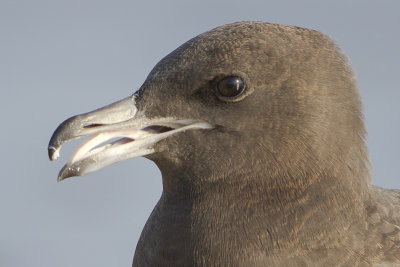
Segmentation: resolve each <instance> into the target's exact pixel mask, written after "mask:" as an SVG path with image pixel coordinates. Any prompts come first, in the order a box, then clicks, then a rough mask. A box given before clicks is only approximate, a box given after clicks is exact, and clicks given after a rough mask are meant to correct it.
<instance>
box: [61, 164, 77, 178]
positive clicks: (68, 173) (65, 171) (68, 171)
mask: <svg viewBox="0 0 400 267" xmlns="http://www.w3.org/2000/svg"><path fill="white" fill-rule="evenodd" d="M73 176H80V172H79V167H78V168H76V167H72V166H68V165H64V167H62V169H61V170H60V172H59V173H58V177H57V182H61V181H62V180H65V179H67V178H70V177H73Z"/></svg>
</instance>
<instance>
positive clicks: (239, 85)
mask: <svg viewBox="0 0 400 267" xmlns="http://www.w3.org/2000/svg"><path fill="white" fill-rule="evenodd" d="M245 87H246V86H245V84H244V82H243V80H242V78H240V77H238V76H229V77H226V78H224V79H222V80H220V81H219V82H218V83H217V86H216V91H217V93H218V94H219V95H220V96H222V97H234V96H238V95H240V94H241V93H242V92H243V91H244V89H245Z"/></svg>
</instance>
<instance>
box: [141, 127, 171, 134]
mask: <svg viewBox="0 0 400 267" xmlns="http://www.w3.org/2000/svg"><path fill="white" fill-rule="evenodd" d="M173 129H174V128H171V127H167V126H162V125H151V126H147V127H145V128H143V131H146V132H149V133H165V132H168V131H171V130H173Z"/></svg>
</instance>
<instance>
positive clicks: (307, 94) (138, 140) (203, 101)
mask: <svg viewBox="0 0 400 267" xmlns="http://www.w3.org/2000/svg"><path fill="white" fill-rule="evenodd" d="M80 137H87V139H86V140H85V141H84V142H83V143H82V144H81V145H80V146H79V148H78V149H77V150H76V152H75V153H74V154H73V155H72V157H71V158H70V160H69V162H68V163H67V164H66V165H65V166H64V168H63V169H62V170H61V171H60V174H59V177H58V180H63V179H65V178H68V177H72V176H80V175H84V174H87V173H89V172H93V171H96V170H99V169H101V168H103V167H105V166H107V165H110V164H113V163H115V162H119V161H122V160H125V159H128V158H133V157H138V156H144V157H146V158H148V159H150V160H152V161H154V162H155V163H156V164H157V166H158V167H159V169H160V170H161V173H162V182H163V193H162V196H161V198H160V200H159V202H158V204H157V205H156V207H155V208H154V210H153V212H152V214H151V216H150V218H149V219H148V221H147V223H146V226H145V228H144V229H143V231H142V234H141V237H140V240H139V242H138V244H137V247H136V251H135V256H134V259H133V266H400V190H388V189H382V188H379V187H376V186H373V185H371V184H370V175H369V161H368V153H367V148H366V145H365V141H364V137H365V129H364V124H363V115H362V110H361V101H360V97H359V94H358V89H357V86H356V81H355V78H354V74H353V72H352V70H351V68H350V67H349V64H348V62H347V59H346V57H345V56H344V55H343V54H342V52H341V51H340V50H339V49H338V48H337V46H336V45H335V44H334V43H333V42H332V41H331V39H330V38H329V37H327V36H325V35H324V34H321V33H320V32H318V31H314V30H309V29H304V28H299V27H294V26H287V25H277V24H269V23H263V22H238V23H232V24H227V25H223V26H221V27H218V28H216V29H213V30H211V31H208V32H206V33H203V34H201V35H199V36H197V37H195V38H193V39H191V40H189V41H188V42H186V43H184V44H183V45H182V46H180V47H179V48H177V49H176V50H175V51H173V52H172V53H170V54H169V55H167V56H166V57H165V58H163V59H162V60H161V61H160V62H159V63H158V64H157V65H156V66H155V67H154V69H153V70H152V71H151V72H150V74H149V76H148V77H147V79H146V80H145V82H144V83H143V85H142V86H141V88H140V89H139V90H138V91H137V92H136V93H134V94H133V95H132V96H129V97H127V98H125V99H123V100H121V101H119V102H116V103H113V104H111V105H109V106H106V107H104V108H100V109H98V110H95V111H92V112H89V113H85V114H81V115H77V116H74V117H72V118H69V119H67V120H66V121H64V122H63V123H62V124H61V125H60V126H59V127H58V128H57V129H56V131H55V132H54V134H53V136H52V137H51V140H50V143H49V147H48V149H49V157H50V159H51V160H54V159H56V158H57V157H58V154H59V150H60V148H61V146H62V144H63V143H65V142H67V141H69V140H71V139H75V138H80ZM116 138H119V139H117V140H116ZM114 140H116V141H114ZM107 141H108V143H107ZM133 175H134V174H133Z"/></svg>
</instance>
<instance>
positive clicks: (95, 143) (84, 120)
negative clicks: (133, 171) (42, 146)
mask: <svg viewBox="0 0 400 267" xmlns="http://www.w3.org/2000/svg"><path fill="white" fill-rule="evenodd" d="M212 128H214V127H213V126H212V125H211V124H209V123H207V122H203V121H199V120H190V119H176V118H152V119H148V118H146V117H145V115H144V114H143V113H140V112H138V111H137V108H136V105H135V96H132V97H128V98H125V99H123V100H121V101H118V102H116V103H113V104H111V105H109V106H106V107H103V108H100V109H97V110H95V111H92V112H88V113H85V114H81V115H77V116H74V117H71V118H69V119H67V120H66V121H64V122H63V123H61V124H60V125H59V126H58V127H57V129H56V130H55V131H54V133H53V136H52V137H51V139H50V143H49V147H48V152H49V158H50V160H55V159H57V157H58V156H59V151H60V149H61V147H62V145H63V144H64V143H66V142H68V141H70V140H73V139H77V138H82V137H86V140H84V141H83V142H82V143H81V144H80V145H79V146H78V148H77V149H76V150H75V152H74V153H73V154H72V156H71V157H70V159H69V161H68V163H67V164H65V165H64V167H63V168H62V169H61V171H60V173H59V175H58V179H57V180H58V181H62V180H64V179H66V178H69V177H73V176H82V175H85V174H88V173H91V172H94V171H97V170H100V169H102V168H104V167H106V166H108V165H111V164H114V163H117V162H119V161H123V160H126V159H129V158H134V157H140V156H145V155H149V154H152V153H154V152H156V151H155V149H154V148H153V146H154V144H156V143H157V142H159V141H160V140H162V139H165V138H168V137H169V136H171V135H174V134H177V133H179V132H183V131H187V130H195V129H212Z"/></svg>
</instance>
